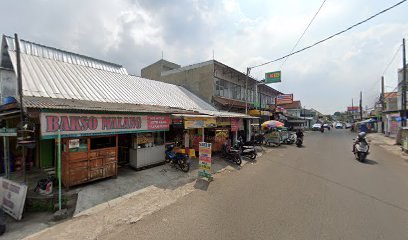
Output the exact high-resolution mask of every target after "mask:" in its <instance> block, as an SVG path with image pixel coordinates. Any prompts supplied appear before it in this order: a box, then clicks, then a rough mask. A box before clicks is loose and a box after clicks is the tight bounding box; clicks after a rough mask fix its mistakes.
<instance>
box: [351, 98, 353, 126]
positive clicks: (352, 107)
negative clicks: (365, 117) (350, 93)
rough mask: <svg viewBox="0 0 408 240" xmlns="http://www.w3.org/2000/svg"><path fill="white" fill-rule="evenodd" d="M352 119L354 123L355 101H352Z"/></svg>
mask: <svg viewBox="0 0 408 240" xmlns="http://www.w3.org/2000/svg"><path fill="white" fill-rule="evenodd" d="M351 119H352V122H353V123H354V99H353V98H352V99H351Z"/></svg>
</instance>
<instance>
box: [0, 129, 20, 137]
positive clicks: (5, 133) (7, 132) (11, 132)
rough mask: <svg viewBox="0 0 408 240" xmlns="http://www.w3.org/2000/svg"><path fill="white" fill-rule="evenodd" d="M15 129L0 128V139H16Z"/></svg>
mask: <svg viewBox="0 0 408 240" xmlns="http://www.w3.org/2000/svg"><path fill="white" fill-rule="evenodd" d="M16 136H17V128H0V137H16Z"/></svg>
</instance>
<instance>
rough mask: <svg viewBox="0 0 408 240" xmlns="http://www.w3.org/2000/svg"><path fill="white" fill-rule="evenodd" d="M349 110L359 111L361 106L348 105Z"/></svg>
mask: <svg viewBox="0 0 408 240" xmlns="http://www.w3.org/2000/svg"><path fill="white" fill-rule="evenodd" d="M347 111H348V112H358V111H360V108H359V107H358V106H353V107H347Z"/></svg>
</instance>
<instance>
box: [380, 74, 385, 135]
mask: <svg viewBox="0 0 408 240" xmlns="http://www.w3.org/2000/svg"><path fill="white" fill-rule="evenodd" d="M381 110H382V111H381V132H382V133H385V130H384V111H385V95H384V76H382V77H381Z"/></svg>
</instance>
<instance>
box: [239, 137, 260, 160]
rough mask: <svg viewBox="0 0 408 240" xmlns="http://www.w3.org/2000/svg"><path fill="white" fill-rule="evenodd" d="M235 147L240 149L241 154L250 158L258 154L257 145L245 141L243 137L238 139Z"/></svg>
mask: <svg viewBox="0 0 408 240" xmlns="http://www.w3.org/2000/svg"><path fill="white" fill-rule="evenodd" d="M234 149H235V150H239V153H240V155H241V156H248V157H249V158H250V159H255V158H256V156H257V153H256V149H255V146H254V145H249V144H247V143H244V141H243V140H242V139H238V141H237V142H236V143H235V145H234Z"/></svg>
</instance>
